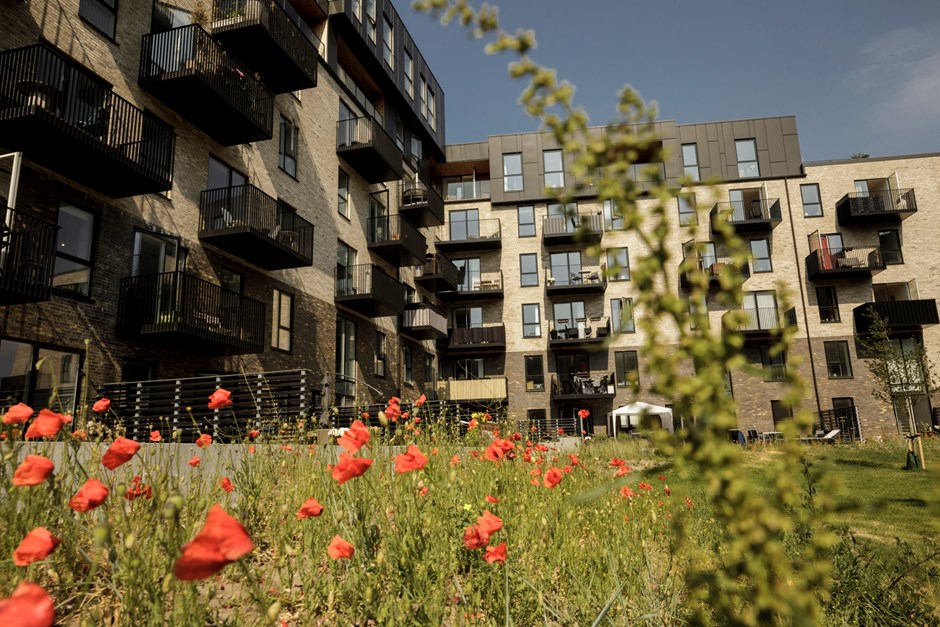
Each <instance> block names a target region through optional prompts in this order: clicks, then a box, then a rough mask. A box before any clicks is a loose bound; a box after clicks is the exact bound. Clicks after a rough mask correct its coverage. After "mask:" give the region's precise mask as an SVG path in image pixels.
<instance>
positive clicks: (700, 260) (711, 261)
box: [679, 255, 751, 286]
mask: <svg viewBox="0 0 940 627" xmlns="http://www.w3.org/2000/svg"><path fill="white" fill-rule="evenodd" d="M689 259H690V257H683V259H682V265H683V266H685V265H686V264H687V263H688V260H689ZM691 259H693V262H692V263H693V264H694V269H693V270H692V271H691V272H704V273H705V275H706V276H708V277H709V279H710V282H711V283H712V284H713V285H716V284H717V283H718V281H719V279H720V278H721V274H722V273H723V272H724V271H725V268H728V267H732V268H733V267H734V260H733V259H732V258H731V257H713V256H710V255H705V256H700V257H694V258H691ZM690 274H691V273H690V272H688V271H686V272H683V273H682V274H680V277H679V280H680V282H681V284H682V285H683V286H688V285H689V282H690V279H691V277H690ZM741 276H742V277H744V278H747V277H750V276H751V267H750V265H749V264H747V263H745V264H744V265H743V266H741Z"/></svg>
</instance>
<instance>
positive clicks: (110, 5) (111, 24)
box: [78, 0, 117, 39]
mask: <svg viewBox="0 0 940 627" xmlns="http://www.w3.org/2000/svg"><path fill="white" fill-rule="evenodd" d="M78 15H79V17H81V18H82V19H83V20H85V21H86V22H88V23H89V24H91V25H92V26H94V27H95V28H96V29H98V30H99V31H101V32H102V33H104V34H105V35H106V36H107V37H108V38H109V39H114V31H115V26H116V25H117V0H81V2H79V4H78Z"/></svg>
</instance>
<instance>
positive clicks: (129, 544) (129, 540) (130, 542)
mask: <svg viewBox="0 0 940 627" xmlns="http://www.w3.org/2000/svg"><path fill="white" fill-rule="evenodd" d="M136 541H137V536H135V535H134V534H133V533H129V534H127V535H126V536H124V548H125V549H127V550H128V551H130V550H131V549H133V548H134V542H136Z"/></svg>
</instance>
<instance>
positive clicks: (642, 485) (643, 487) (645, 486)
mask: <svg viewBox="0 0 940 627" xmlns="http://www.w3.org/2000/svg"><path fill="white" fill-rule="evenodd" d="M640 489H641V490H652V489H653V486H651V485H650V484H648V483H643V482H642V481H641V482H640Z"/></svg>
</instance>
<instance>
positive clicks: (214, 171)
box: [206, 155, 248, 189]
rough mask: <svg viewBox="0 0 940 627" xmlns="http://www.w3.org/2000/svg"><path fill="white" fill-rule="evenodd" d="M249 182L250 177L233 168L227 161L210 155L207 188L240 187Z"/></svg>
mask: <svg viewBox="0 0 940 627" xmlns="http://www.w3.org/2000/svg"><path fill="white" fill-rule="evenodd" d="M247 182H248V177H247V176H245V175H244V174H242V173H241V172H239V171H238V170H236V169H234V168H232V167H231V166H230V165H228V164H227V163H225V162H223V161H220V160H219V159H216V158H215V157H213V156H211V155H210V156H209V176H208V181H207V187H206V189H220V188H222V187H240V186H242V185H244V184H246V183H247Z"/></svg>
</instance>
